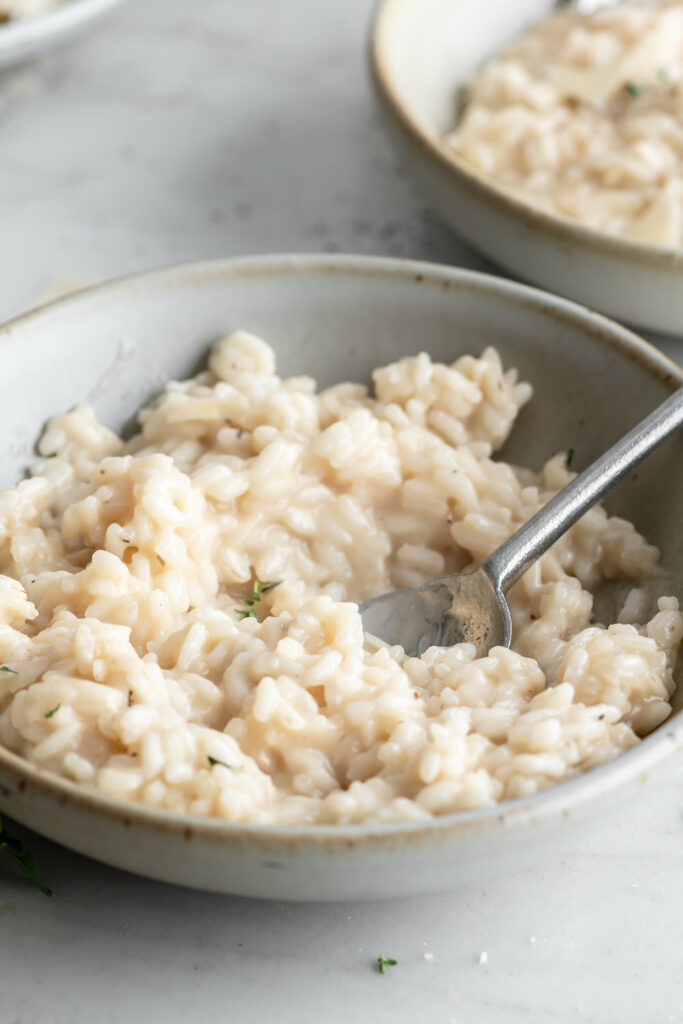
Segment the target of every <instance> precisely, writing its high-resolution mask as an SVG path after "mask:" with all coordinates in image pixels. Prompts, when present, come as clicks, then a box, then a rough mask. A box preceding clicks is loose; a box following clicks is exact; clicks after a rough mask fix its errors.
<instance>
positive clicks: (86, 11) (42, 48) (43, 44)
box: [0, 0, 122, 68]
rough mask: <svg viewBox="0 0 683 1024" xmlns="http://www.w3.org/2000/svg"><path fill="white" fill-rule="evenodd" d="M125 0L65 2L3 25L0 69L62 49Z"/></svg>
mask: <svg viewBox="0 0 683 1024" xmlns="http://www.w3.org/2000/svg"><path fill="white" fill-rule="evenodd" d="M121 2H122V0H66V2H65V3H64V4H62V5H60V6H59V7H54V8H52V9H51V10H48V11H46V12H45V14H38V15H36V16H35V17H33V18H20V19H17V20H16V21H8V22H6V23H4V24H3V25H0V68H8V67H11V66H13V65H14V64H20V63H22V61H25V60H29V59H30V58H31V57H37V56H39V55H40V54H42V53H44V52H46V51H48V50H52V49H54V48H55V47H57V46H63V45H65V44H66V43H69V42H71V40H72V39H75V38H77V37H78V36H79V35H81V33H82V32H85V31H86V30H87V29H88V28H89V27H90V25H91V23H92V22H94V21H96V20H97V19H98V18H100V17H102V15H104V14H106V13H107V12H108V11H109V10H111V8H113V7H116V6H117V4H120V3H121Z"/></svg>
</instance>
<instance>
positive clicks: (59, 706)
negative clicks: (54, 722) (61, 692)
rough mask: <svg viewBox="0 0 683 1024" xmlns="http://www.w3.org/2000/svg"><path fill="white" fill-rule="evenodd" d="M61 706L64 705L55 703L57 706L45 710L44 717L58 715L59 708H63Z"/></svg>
mask: <svg viewBox="0 0 683 1024" xmlns="http://www.w3.org/2000/svg"><path fill="white" fill-rule="evenodd" d="M61 706H62V705H61V703H58V704H55V706H54V707H53V708H50V710H49V711H46V712H45V714H44V716H43V717H44V718H52V716H53V715H56V714H57V712H58V711H59V709H60V708H61Z"/></svg>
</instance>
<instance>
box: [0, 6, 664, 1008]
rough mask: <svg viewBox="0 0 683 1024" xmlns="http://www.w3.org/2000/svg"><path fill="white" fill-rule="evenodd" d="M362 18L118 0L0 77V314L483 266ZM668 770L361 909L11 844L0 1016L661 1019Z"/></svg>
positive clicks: (361, 13)
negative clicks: (134, 870)
mask: <svg viewBox="0 0 683 1024" xmlns="http://www.w3.org/2000/svg"><path fill="white" fill-rule="evenodd" d="M371 6H372V5H371V3H370V2H369V0H344V2H343V3H332V2H331V0H326V2H321V0H296V3H294V4H285V3H283V2H282V0H259V2H258V3H251V4H244V3H238V2H237V0H230V2H228V0H195V2H194V3H192V4H188V3H187V2H184V3H183V2H181V0H164V3H163V4H162V3H160V2H156V3H155V2H154V0H136V2H132V3H130V4H128V5H127V6H126V5H124V6H123V7H122V8H120V9H119V10H118V11H117V12H116V13H115V14H114V15H113V16H111V17H110V18H109V20H108V21H107V22H106V24H103V25H102V26H101V28H100V29H99V31H97V32H96V33H95V34H93V35H92V36H91V37H90V38H88V39H86V40H83V41H82V42H81V43H80V44H79V45H78V46H77V47H75V48H73V49H71V50H68V51H65V52H63V53H59V54H55V55H54V56H52V57H50V58H49V59H47V60H45V61H43V62H41V63H40V64H36V65H30V66H27V67H24V68H21V69H20V70H18V71H14V72H12V73H11V74H5V75H4V76H0V124H1V131H2V158H1V159H0V211H1V220H0V223H1V224H2V229H1V231H0V272H1V277H0V281H1V286H0V319H5V318H7V317H9V316H11V315H13V314H14V313H16V312H19V311H21V310H22V309H25V308H26V307H28V306H30V305H31V304H32V303H33V302H35V301H36V298H37V297H39V296H41V295H43V294H45V290H46V289H47V290H48V291H55V290H58V289H60V288H62V287H66V286H68V285H69V283H70V282H73V281H74V280H77V281H92V280H98V279H101V278H104V277H110V276H113V275H118V274H122V273H128V272H130V271H133V270H138V269H142V268H145V267H151V266H155V265H159V264H163V263H168V262H177V261H181V260H191V259H196V258H205V257H211V256H223V255H230V254H242V253H257V252H273V251H284V250H300V251H306V250H323V251H327V252H335V251H356V252H366V253H388V254H393V255H398V256H414V257H421V258H425V259H431V260H437V261H444V262H449V263H454V264H459V265H466V266H471V267H477V268H480V269H487V270H490V269H492V268H491V266H490V265H489V264H488V263H487V262H486V261H485V260H483V259H481V258H480V257H478V256H476V255H475V254H474V253H473V252H472V251H471V250H470V249H469V248H467V247H466V246H465V245H464V244H463V243H461V242H460V241H459V240H458V239H457V238H456V237H455V236H454V235H453V234H452V233H451V232H450V231H449V230H448V229H447V228H446V227H445V226H444V225H442V224H441V223H440V222H439V221H438V220H437V218H436V217H435V216H433V215H432V214H431V213H430V212H429V211H428V210H427V209H426V208H425V207H424V205H423V203H422V201H421V199H420V197H419V195H418V194H417V192H416V190H415V189H414V187H413V186H412V184H411V183H410V181H408V180H407V179H406V178H405V176H404V174H403V173H402V171H401V168H400V167H399V166H398V165H397V162H396V159H395V158H394V155H393V153H392V151H391V149H390V147H389V144H388V142H387V140H386V138H385V136H384V133H383V131H382V128H381V125H380V123H379V120H378V117H377V114H376V112H375V109H374V106H373V103H372V99H371V96H370V91H369V87H368V82H367V75H366V73H365V67H364V52H363V48H364V40H365V33H366V28H367V22H368V18H369V15H370V9H371ZM652 340H654V341H655V343H657V344H659V345H660V346H661V347H662V348H663V349H664V350H665V351H667V352H668V354H670V355H672V356H673V357H674V358H676V359H678V360H679V361H683V342H681V341H677V340H674V339H666V340H665V339H661V338H659V339H656V338H655V339H652ZM681 767H683V766H680V765H678V766H676V765H672V771H671V777H670V779H669V780H668V782H667V783H666V784H665V785H664V786H662V787H661V788H659V789H657V790H653V791H650V793H649V796H648V797H646V798H645V799H644V800H642V801H641V802H639V803H638V804H637V805H634V807H633V809H632V811H631V812H630V814H629V816H628V817H626V816H625V817H624V818H623V819H622V820H621V821H620V822H619V823H618V824H616V825H612V826H610V827H609V828H608V829H606V830H605V831H603V832H602V833H601V834H600V835H598V836H596V837H594V838H593V839H591V840H590V841H589V842H587V843H585V844H584V845H583V847H582V848H581V850H580V851H579V852H578V853H577V852H574V851H569V852H568V854H567V857H566V859H563V860H561V861H559V862H553V863H547V864H546V865H545V866H544V867H543V868H542V869H540V870H538V869H536V870H534V871H529V872H522V873H517V874H514V875H510V876H508V877H506V878H504V879H501V880H499V881H497V882H495V883H494V884H491V885H489V886H487V887H486V888H485V889H467V890H455V891H454V892H452V893H450V894H446V895H440V896H435V897H429V898H420V899H405V900H401V901H391V902H386V903H374V904H364V905H360V904H353V905H313V904H279V903H270V904H269V903H260V902H257V901H251V900H244V899H230V898H226V897H219V896H212V895H208V894H204V893H195V892H192V891H189V890H185V889H180V888H172V887H169V886H165V885H162V884H157V883H153V882H149V881H145V880H143V879H139V878H135V877H133V876H130V875H127V874H125V873H123V872H120V871H115V870H113V869H109V868H106V867H103V866H101V865H98V864H96V863H94V862H91V861H88V860H86V859H84V858H82V857H79V856H77V855H76V854H73V853H70V852H69V851H67V850H64V849H61V848H60V847H58V846H56V845H54V844H52V843H50V842H48V841H46V840H44V839H42V838H40V837H38V836H34V835H29V834H28V833H27V832H26V831H25V830H23V829H20V828H18V827H17V828H16V829H15V831H16V832H17V833H18V834H19V835H21V836H22V837H24V838H25V839H26V840H27V843H28V844H29V845H30V846H31V848H32V849H33V850H34V851H35V853H36V855H37V857H38V860H39V863H40V865H41V868H42V871H43V874H44V875H45V877H46V879H47V880H48V882H49V884H50V885H51V886H52V888H53V890H54V897H53V898H52V899H51V900H49V899H46V898H45V897H44V896H43V895H41V894H40V893H39V892H38V891H37V890H34V889H31V888H29V887H28V886H27V885H26V884H25V882H24V880H23V879H22V877H21V876H19V875H18V874H15V873H14V872H13V871H12V870H11V869H7V866H6V865H5V864H3V865H1V866H0V1021H2V1024H75V1022H79V1024H80V1022H87V1024H109V1022H111V1024H119V1022H138V1021H144V1022H145V1024H157V1022H158V1024H161V1022H163V1024H180V1022H183V1024H184V1022H187V1021H195V1020H197V1021H199V1020H201V1021H206V1022H211V1024H213V1022H219V1021H244V1022H246V1024H251V1022H259V1021H262V1020H271V1019H274V1020H276V1021H277V1022H278V1024H290V1022H292V1024H293V1022H295V1021H296V1022H297V1024H298V1022H301V1021H305V1022H308V1021H311V1022H313V1021H315V1022H317V1021H321V1022H322V1021H324V1022H325V1024H336V1022H340V1024H341V1022H344V1024H353V1022H359V1024H365V1022H367V1021H373V1022H375V1024H384V1022H387V1024H389V1022H391V1024H404V1022H405V1024H412V1022H418V1021H430V1022H443V1024H449V1022H450V1024H522V1022H528V1021H533V1022H543V1024H545V1022H547V1024H560V1022H565V1021H584V1022H591V1024H631V1022H632V1024H651V1022H652V1024H654V1022H657V1024H659V1022H667V1021H683V968H682V967H681V961H682V953H681V947H682V940H683V924H682V923H681V910H682V908H683V777H682V775H681ZM379 954H383V955H386V956H391V957H394V958H395V959H397V960H398V964H397V965H396V966H395V967H392V968H389V970H388V971H387V973H386V974H385V975H380V974H379V973H377V971H376V970H375V969H374V962H375V960H376V958H377V956H378V955H379Z"/></svg>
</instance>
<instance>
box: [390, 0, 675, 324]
mask: <svg viewBox="0 0 683 1024" xmlns="http://www.w3.org/2000/svg"><path fill="white" fill-rule="evenodd" d="M555 6H556V4H555V3H554V2H553V0H515V2H514V3H511V2H510V0H381V2H380V3H379V6H378V8H377V13H376V16H375V19H374V22H373V26H372V30H371V38H370V66H371V74H372V80H373V83H374V86H375V91H376V94H377V97H378V100H379V105H380V109H381V110H382V112H383V114H384V116H385V121H386V124H387V126H388V128H389V131H390V134H391V136H392V138H393V140H394V142H395V144H396V145H397V147H398V150H399V152H400V154H401V156H402V158H403V160H404V162H405V164H406V167H407V169H408V171H409V173H410V174H411V175H412V176H413V177H414V179H415V180H416V182H417V183H418V184H419V186H420V188H421V190H422V192H423V193H424V195H425V197H426V199H427V201H428V202H429V203H430V204H431V205H432V206H433V207H434V208H435V209H436V210H438V211H439V213H440V214H441V215H442V216H443V217H444V218H445V219H446V220H447V221H448V222H449V223H450V224H451V225H452V226H453V227H454V228H455V229H456V231H458V233H459V234H460V235H462V236H463V238H465V239H466V240H467V241H468V242H470V243H471V244H472V245H473V246H475V247H476V248H478V249H480V250H481V251H482V252H484V253H486V255H487V256H489V257H491V259H493V260H495V261H496V263H498V264H500V265H501V266H502V267H505V268H506V269H507V270H509V271H511V272H512V273H513V274H514V275H515V276H519V277H521V278H524V279H526V280H529V281H532V282H533V283H534V284H538V285H541V286H542V287H544V288H547V289H549V290H550V291H553V292H556V293H557V294H559V295H566V296H568V297H569V298H571V299H575V300H577V301H579V302H582V303H585V304H586V305H587V306H590V307H591V308H594V309H599V310H601V311H602V312H604V313H608V314H609V315H610V316H615V317H617V318H618V319H620V320H624V321H626V322H628V323H635V324H640V325H641V326H642V327H646V328H649V329H651V330H655V331H664V332H668V333H673V334H680V333H681V330H682V327H681V325H683V249H681V248H677V249H667V248H664V247H660V246H654V245H647V244H645V243H640V242H637V241H630V240H627V239H624V238H619V237H618V236H616V235H609V234H607V233H606V232H601V231H594V230H592V229H590V228H587V227H583V226H582V225H580V224H579V223H577V222H576V221H573V220H570V219H569V218H566V217H562V216H560V215H554V214H552V213H548V212H545V211H543V210H541V209H538V208H536V207H534V206H533V205H532V204H530V203H527V202H524V201H523V200H522V199H518V198H516V197H515V196H514V195H513V194H512V193H510V192H508V191H506V190H505V189H503V188H501V187H496V186H495V184H492V183H491V182H489V181H487V180H486V179H485V178H484V177H483V176H481V175H479V174H477V173H476V172H475V171H473V170H471V169H469V167H468V165H467V164H466V163H465V162H464V161H463V160H461V159H460V157H459V156H458V155H457V154H456V153H455V152H454V151H453V149H452V148H451V147H450V146H448V145H447V144H446V143H445V142H444V141H443V140H444V137H445V136H446V134H447V133H448V132H450V131H452V129H453V128H454V126H455V123H456V120H457V102H458V96H459V94H460V91H461V89H462V87H463V86H464V85H465V84H466V83H467V82H468V81H469V79H470V78H471V77H472V75H473V74H474V73H475V72H476V70H477V69H478V67H479V66H480V65H481V64H482V63H483V62H484V61H485V60H486V59H487V58H488V57H490V56H491V55H493V54H494V53H495V52H496V51H498V50H499V49H500V48H501V47H502V46H503V45H504V44H505V43H506V42H508V41H509V40H510V39H512V38H514V36H516V35H519V34H520V32H522V31H523V30H524V29H525V28H526V27H527V26H528V25H530V24H531V23H533V22H534V21H538V20H539V19H541V18H543V17H545V16H547V15H548V14H550V12H551V11H552V10H553V8H554V7H555Z"/></svg>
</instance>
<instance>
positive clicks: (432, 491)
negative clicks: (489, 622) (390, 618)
mask: <svg viewBox="0 0 683 1024" xmlns="http://www.w3.org/2000/svg"><path fill="white" fill-rule="evenodd" d="M530 396H531V388H530V386H529V385H528V384H526V383H522V382H520V381H519V380H518V378H517V374H516V372H515V370H513V369H507V370H506V369H504V368H503V367H502V365H501V361H500V359H499V357H498V355H497V353H496V351H495V350H494V349H491V348H489V349H487V350H486V351H485V352H484V353H483V354H482V355H481V356H480V357H478V358H475V357H473V356H464V357H462V358H460V359H458V360H457V361H456V362H455V363H453V364H452V365H442V364H438V363H433V362H432V361H431V360H430V358H429V356H427V355H425V354H422V355H418V356H417V357H413V358H406V359H402V360H401V361H399V362H397V363H394V364H392V365H390V366H386V367H384V368H382V369H378V370H376V371H375V373H374V393H373V394H370V393H369V392H368V390H367V388H365V387H364V386H361V385H360V384H350V383H345V384H339V385H337V386H335V387H331V388H328V389H326V390H324V391H320V392H317V391H316V384H315V382H314V381H313V380H311V379H310V378H309V377H303V376H302V377H292V378H289V379H286V380H281V379H280V378H279V377H278V376H276V373H275V357H274V354H273V351H272V349H271V348H269V346H268V345H267V344H266V343H265V342H263V341H261V340H260V339H258V338H256V337H254V336H252V335H250V334H247V333H245V332H238V333H235V334H232V335H231V336H230V337H228V338H225V339H224V340H222V341H220V342H219V343H218V344H217V345H216V346H215V347H214V349H213V351H212V354H211V357H210V359H209V364H208V369H207V370H206V371H204V372H203V373H201V374H199V376H197V377H195V378H194V379H192V380H189V381H186V382H184V383H170V384H168V386H167V387H166V390H165V392H164V393H163V394H162V395H161V397H160V398H158V400H157V401H156V402H155V403H154V404H153V405H152V406H151V407H150V408H148V409H145V410H144V411H143V412H142V413H141V414H140V432H139V433H138V434H137V435H136V436H135V437H134V438H133V439H132V440H131V441H129V442H124V441H122V440H121V439H120V438H119V437H118V436H117V435H116V434H114V433H113V432H112V431H111V430H109V429H108V428H107V427H106V426H104V425H103V424H102V423H100V422H99V421H98V420H97V418H96V416H95V413H94V412H93V410H92V409H91V408H89V407H88V406H82V407H80V408H77V409H75V410H74V411H72V412H69V413H67V414H66V415H63V416H59V417H57V418H56V419H54V420H52V421H51V422H50V423H49V425H48V426H47V428H46V430H45V433H44V435H43V437H42V439H41V441H40V445H39V448H40V453H41V455H42V456H43V459H42V461H41V462H40V464H39V465H37V466H36V467H34V469H33V472H32V475H31V476H30V477H29V478H27V479H25V480H23V481H22V482H21V483H19V484H18V485H17V486H16V487H12V488H9V489H7V490H5V491H4V492H2V493H0V664H1V665H2V671H0V742H1V743H2V744H4V745H5V746H6V747H8V748H9V749H10V750H13V751H16V752H17V753H19V754H21V755H23V756H24V757H25V758H27V759H28V760H30V761H31V762H33V763H34V764H36V765H39V766H40V767H42V768H45V769H48V770H49V771H51V772H54V773H57V774H58V775H61V776H64V777H66V778H68V779H71V780H75V781H76V782H77V783H80V784H81V785H83V786H84V787H87V788H89V789H92V790H96V791H97V792H99V793H103V794H106V795H107V796H112V797H119V798H122V799H124V800H129V801H134V802H136V803H139V804H144V805H146V806H148V807H153V808H166V809H168V810H172V811H183V812H189V813H190V814H193V815H204V816H213V817H217V818H224V819H227V820H230V821H234V822H256V823H273V822H275V823H281V824H301V825H307V824H311V823H332V824H334V823H339V824H343V823H355V822H366V821H397V820H406V819H428V818H429V817H430V816H432V815H439V814H445V813H447V812H452V811H458V810H461V809H464V808H474V807H482V806H487V805H491V804H495V803H497V802H499V801H502V800H507V799H510V798H514V797H520V796H526V795H529V794H533V793H535V792H537V791H538V790H542V789H545V788H546V787H548V786H551V785H554V784H555V783H558V782H561V781H562V780H564V779H568V778H571V777H572V776H575V775H577V774H579V773H581V772H586V771H588V770H589V769H591V768H592V767H594V766H595V765H598V764H601V763H602V762H605V761H608V760H610V759H611V758H613V757H615V756H616V755H618V754H619V753H621V752H622V751H624V750H627V749H628V748H629V747H632V746H633V745H634V744H636V743H638V737H639V736H642V735H643V734H645V733H647V732H648V731H649V730H651V729H652V728H654V727H655V726H657V725H658V724H659V723H661V722H662V721H663V720H664V719H666V717H667V716H668V715H669V713H670V710H671V707H670V704H669V699H670V697H671V695H672V692H673V689H674V681H673V671H674V669H675V663H676V657H677V651H678V648H679V644H680V641H681V636H682V635H683V616H682V615H681V613H680V612H679V610H678V603H677V601H676V600H675V599H674V598H673V597H660V598H659V601H658V606H653V613H654V614H653V615H652V616H651V617H649V616H648V615H646V614H645V612H646V609H647V607H648V596H647V595H648V590H650V589H651V588H652V587H653V586H654V587H655V589H656V588H657V586H658V583H657V560H658V552H657V550H656V549H655V548H654V547H652V546H651V545H650V544H648V543H647V542H646V541H645V540H644V539H643V537H641V536H640V535H639V534H638V533H637V532H636V530H635V528H634V527H633V526H632V525H631V524H630V523H628V522H626V521H624V520H623V519H619V518H615V517H610V516H608V515H607V514H606V512H605V511H604V510H603V509H602V508H600V507H596V508H594V509H593V510H592V511H590V512H588V513H587V514H586V515H585V516H584V517H583V518H582V519H581V520H580V521H579V522H578V523H577V524H576V525H575V526H574V527H573V528H572V530H571V531H570V532H569V533H568V534H567V535H566V536H565V537H564V538H562V539H561V540H560V541H559V542H558V543H557V544H556V545H555V546H554V547H553V548H552V549H551V550H550V551H549V552H548V553H547V554H546V555H544V556H543V557H542V558H541V559H540V561H539V562H537V563H536V565H535V566H534V567H533V568H532V569H530V570H529V571H528V572H527V573H526V575H525V576H524V577H523V578H522V579H521V580H520V581H519V582H518V583H517V584H516V585H515V587H514V588H513V589H512V590H511V592H510V595H509V601H510V608H511V612H512V616H513V622H514V649H513V650H507V649H504V648H500V647H498V648H494V649H493V650H491V652H490V653H489V655H488V656H487V657H484V658H479V659H477V658H475V656H474V650H473V648H472V647H471V646H470V645H467V644H460V645H458V646H455V647H452V648H450V649H448V648H431V649H430V650H428V651H427V652H425V654H424V655H423V656H422V657H421V658H406V657H405V656H404V655H403V652H402V651H401V649H400V648H392V649H389V648H386V647H383V648H381V649H380V650H375V651H374V653H371V652H370V651H368V650H366V648H365V646H364V635H363V630H362V625H361V618H360V614H359V611H358V605H357V602H359V601H363V600H365V599H367V598H370V597H372V596H374V595H376V594H379V593H381V592H383V591H386V590H388V589H391V588H394V587H402V586H407V585H410V584H415V583H419V582H422V581H424V580H427V579H429V578H431V577H434V576H438V575H441V574H444V573H449V572H453V571H460V570H466V569H468V568H470V567H472V566H474V565H476V564H477V563H479V562H481V561H482V560H483V559H484V558H485V557H486V556H487V555H488V554H489V553H490V552H491V551H492V550H493V549H494V548H495V547H496V546H498V545H499V544H500V542H501V541H503V540H504V539H505V538H506V537H508V536H509V535H510V534H511V533H512V532H513V531H514V530H515V529H516V528H517V527H518V526H519V525H520V524H521V523H523V522H524V521H525V520H526V519H528V518H529V517H530V516H531V515H532V514H533V513H534V512H536V511H537V509H539V508H540V507H541V506H542V505H543V504H544V503H545V502H546V501H548V499H549V498H550V497H551V495H553V494H554V493H555V492H556V491H557V490H558V489H559V488H561V487H562V486H563V485H564V484H566V483H567V482H568V480H569V479H570V478H571V475H572V474H571V470H570V469H569V468H568V466H567V462H568V459H567V456H566V453H560V454H557V455H555V456H554V457H553V458H551V459H550V461H549V462H548V463H547V464H546V465H545V466H544V468H543V469H542V471H541V472H540V473H535V472H532V471H531V470H529V469H519V468H515V467H513V466H510V465H507V464H506V463H505V462H503V461H497V460H495V459H494V458H493V454H494V452H495V450H496V449H497V448H499V447H500V446H501V445H502V443H503V442H504V441H505V439H506V437H507V436H508V434H509V432H510V430H511V428H512V426H513V424H514V421H515V417H516V415H517V413H518V411H519V409H520V407H521V406H522V405H524V403H525V402H527V401H528V399H529V398H530ZM614 581H621V583H622V584H625V588H624V593H625V594H626V597H625V601H621V610H620V614H619V615H618V621H617V622H615V623H613V624H611V625H601V624H598V623H597V622H595V621H594V617H593V595H594V594H595V593H596V592H597V591H599V590H600V589H601V588H604V585H605V584H606V583H608V582H610V583H611V584H612V585H614ZM648 617H649V621H647V619H648ZM639 623H644V624H639Z"/></svg>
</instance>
